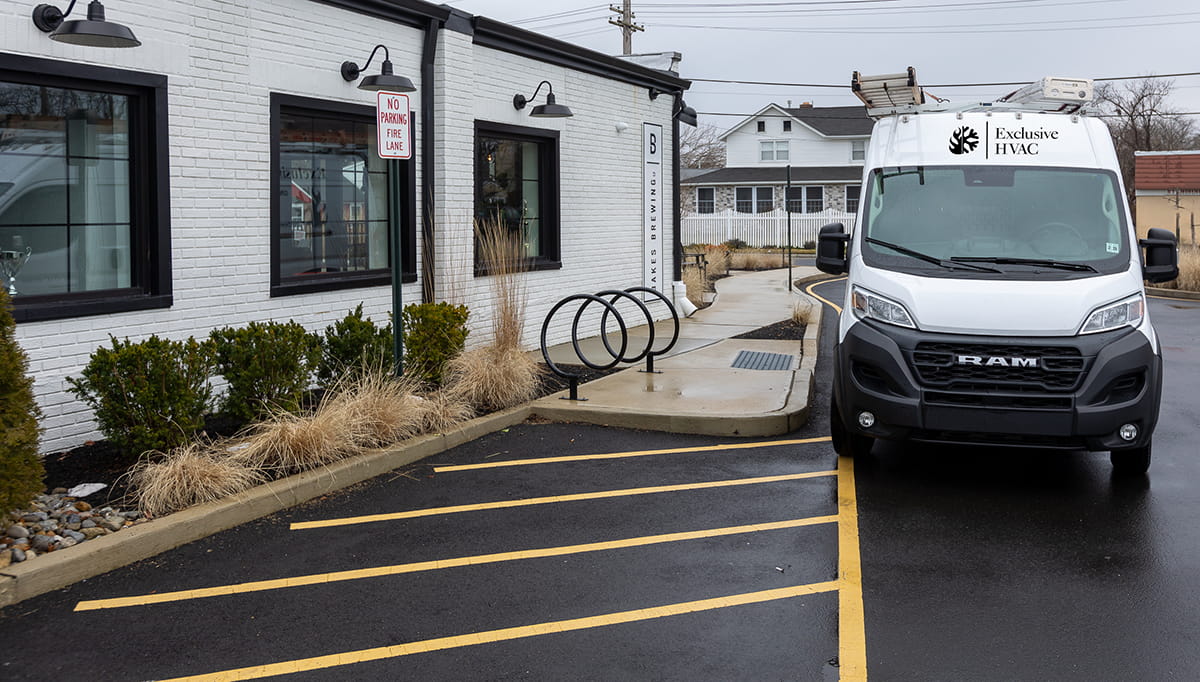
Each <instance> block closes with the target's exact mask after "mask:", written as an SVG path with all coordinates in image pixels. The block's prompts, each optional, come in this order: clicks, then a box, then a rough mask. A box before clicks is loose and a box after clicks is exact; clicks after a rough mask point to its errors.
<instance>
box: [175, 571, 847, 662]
mask: <svg viewBox="0 0 1200 682" xmlns="http://www.w3.org/2000/svg"><path fill="white" fill-rule="evenodd" d="M837 589H838V583H837V582H836V581H835V582H824V583H813V584H811V585H797V586H795V587H784V588H779V589H774V590H763V591H761V592H749V593H745V594H735V595H731V596H728V597H717V598H715V599H700V600H697V601H690V602H682V603H678V604H667V605H664V606H655V607H651V608H647V609H635V610H632V611H620V612H617V613H608V614H603V615H599V616H588V617H586V618H573V619H570V620H560V621H553V622H549V623H537V624H534V625H524V626H520V627H513V628H502V629H499V630H488V631H485V632H476V633H473V634H468V635H456V636H452V637H440V638H437V639H427V640H423V641H420V642H409V643H407V644H396V645H392V646H383V647H377V648H374V649H360V650H358V651H349V652H346V653H340V654H329V655H326V656H314V657H312V658H301V659H296V660H291V661H283V662H281V663H271V664H267V665H257V666H251V667H248V668H234V669H231V670H223V671H220V672H215V673H209V674H204V675H193V676H189V677H176V678H173V679H171V680H165V681H163V682H184V681H188V682H201V681H203V682H218V681H222V682H224V681H227V680H252V679H257V678H261V677H270V676H272V675H285V674H288V673H298V672H307V671H310V670H324V669H326V668H333V667H336V666H342V665H351V664H354V663H365V662H367V661H379V660H383V659H387V658H398V657H400V656H408V655H411V654H417V653H424V652H426V651H442V650H445V649H456V648H460V647H466V646H473V645H476V644H491V643H493V642H504V641H508V640H514V639H522V638H526V637H537V636H540V635H549V634H554V633H559V632H572V631H575V630H585V629H589V628H596V627H605V626H609V625H620V624H622V623H636V622H639V621H644V620H652V619H655V618H666V617H669V616H680V615H684V614H688V613H697V612H700V611H712V610H715V609H724V608H730V607H733V606H745V605H748V604H761V603H764V602H771V601H779V600H781V599H791V598H794V597H801V596H805V595H810V594H819V593H822V592H832V591H834V590H837Z"/></svg>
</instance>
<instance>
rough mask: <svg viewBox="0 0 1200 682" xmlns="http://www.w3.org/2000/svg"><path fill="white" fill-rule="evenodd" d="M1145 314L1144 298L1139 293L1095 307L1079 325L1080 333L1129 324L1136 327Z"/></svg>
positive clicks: (1089, 332) (1116, 327)
mask: <svg viewBox="0 0 1200 682" xmlns="http://www.w3.org/2000/svg"><path fill="white" fill-rule="evenodd" d="M1145 315H1146V298H1145V297H1144V296H1142V295H1141V294H1136V295H1134V296H1130V297H1129V298H1127V299H1125V300H1122V301H1117V302H1116V303H1110V304H1109V305H1106V306H1104V307H1103V308H1096V309H1095V310H1093V311H1092V314H1090V315H1088V318H1087V321H1086V322H1084V323H1083V326H1082V327H1080V329H1079V333H1080V334H1095V333H1097V332H1106V331H1111V330H1113V329H1119V328H1121V327H1125V326H1129V327H1136V326H1138V325H1139V324H1141V323H1142V318H1143V317H1145Z"/></svg>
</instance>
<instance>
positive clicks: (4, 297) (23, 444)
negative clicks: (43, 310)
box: [0, 287, 46, 518]
mask: <svg viewBox="0 0 1200 682" xmlns="http://www.w3.org/2000/svg"><path fill="white" fill-rule="evenodd" d="M9 305H10V302H9V299H8V292H7V291H5V290H4V288H3V287H0V518H2V515H3V514H4V513H6V512H9V511H12V510H14V509H20V508H22V507H24V506H25V505H26V504H28V503H29V501H30V500H32V499H33V498H34V496H35V495H37V494H38V493H40V492H42V479H43V478H44V477H45V475H46V472H45V470H44V469H43V468H42V460H41V458H39V457H38V436H39V435H40V434H41V428H40V427H39V426H38V419H39V418H40V417H41V411H40V410H38V406H37V403H36V402H35V401H34V399H33V379H32V378H31V377H30V376H29V372H28V370H29V361H28V358H26V356H25V351H24V350H22V348H21V346H20V345H18V344H17V339H16V336H17V334H16V326H17V325H16V323H15V322H14V321H13V317H12V313H11V312H10V311H9Z"/></svg>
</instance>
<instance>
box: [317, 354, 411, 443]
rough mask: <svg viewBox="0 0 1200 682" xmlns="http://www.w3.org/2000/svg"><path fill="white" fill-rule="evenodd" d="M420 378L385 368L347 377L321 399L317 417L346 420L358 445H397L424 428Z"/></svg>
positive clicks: (339, 420) (337, 420)
mask: <svg viewBox="0 0 1200 682" xmlns="http://www.w3.org/2000/svg"><path fill="white" fill-rule="evenodd" d="M416 387H417V386H416V382H415V381H414V380H412V379H404V378H397V377H393V376H391V375H389V374H387V373H385V372H382V371H375V372H367V373H364V374H361V375H358V376H357V377H352V378H348V379H346V380H343V381H341V382H339V383H337V384H336V385H334V387H333V388H332V389H330V391H329V393H328V394H327V395H326V396H325V399H324V400H322V401H321V405H320V406H319V407H318V408H317V411H316V413H314V415H313V419H322V418H324V419H327V420H328V421H331V422H341V423H345V424H346V425H347V426H348V429H349V435H350V439H351V440H352V441H353V445H354V446H356V447H358V448H378V447H384V446H387V445H394V444H395V443H398V442H400V441H402V440H405V439H407V438H412V437H413V436H415V435H417V434H419V433H421V432H423V431H424V427H425V414H424V413H425V409H426V408H425V405H424V402H425V401H424V400H423V399H422V398H420V397H418V396H417V395H416Z"/></svg>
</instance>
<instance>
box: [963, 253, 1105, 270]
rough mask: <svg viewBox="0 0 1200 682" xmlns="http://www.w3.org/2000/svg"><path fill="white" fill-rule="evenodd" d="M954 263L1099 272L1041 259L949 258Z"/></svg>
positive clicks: (1091, 268)
mask: <svg viewBox="0 0 1200 682" xmlns="http://www.w3.org/2000/svg"><path fill="white" fill-rule="evenodd" d="M950 260H952V261H954V262H955V263H995V264H996V265H1041V266H1045V267H1047V268H1058V269H1059V270H1074V271H1076V272H1100V271H1099V270H1097V269H1096V268H1093V267H1092V266H1090V265H1088V264H1087V263H1068V262H1066V261H1061V260H1043V259H1041V258H1005V257H1000V258H992V257H989V258H972V257H967V256H951V257H950Z"/></svg>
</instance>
